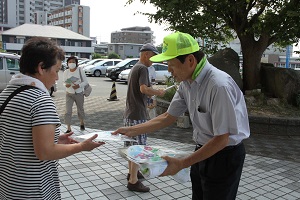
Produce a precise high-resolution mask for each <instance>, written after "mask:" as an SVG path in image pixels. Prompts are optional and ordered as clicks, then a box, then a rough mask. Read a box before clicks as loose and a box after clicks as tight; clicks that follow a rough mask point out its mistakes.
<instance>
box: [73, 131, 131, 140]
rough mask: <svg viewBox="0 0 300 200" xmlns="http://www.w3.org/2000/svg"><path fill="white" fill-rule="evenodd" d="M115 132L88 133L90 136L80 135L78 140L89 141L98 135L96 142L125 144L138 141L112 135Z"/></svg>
mask: <svg viewBox="0 0 300 200" xmlns="http://www.w3.org/2000/svg"><path fill="white" fill-rule="evenodd" d="M112 132H113V131H97V132H92V133H88V134H84V135H79V136H76V138H78V139H84V140H86V139H88V138H90V137H92V136H93V135H95V134H97V135H98V137H96V138H95V139H94V141H100V142H102V141H116V142H125V141H130V142H134V141H136V140H134V139H132V138H131V137H127V136H125V135H122V134H117V135H112V134H111V133H112Z"/></svg>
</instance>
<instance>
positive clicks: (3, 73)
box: [0, 53, 20, 91]
mask: <svg viewBox="0 0 300 200" xmlns="http://www.w3.org/2000/svg"><path fill="white" fill-rule="evenodd" d="M19 60H20V56H19V55H17V54H13V53H0V91H2V90H4V89H5V88H6V86H7V84H8V82H9V81H10V79H11V77H12V76H13V75H15V74H18V73H19V72H20V66H19Z"/></svg>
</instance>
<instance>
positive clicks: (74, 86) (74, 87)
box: [72, 84, 80, 90]
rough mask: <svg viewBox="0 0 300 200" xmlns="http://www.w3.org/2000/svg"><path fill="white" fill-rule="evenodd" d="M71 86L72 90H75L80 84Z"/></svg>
mask: <svg viewBox="0 0 300 200" xmlns="http://www.w3.org/2000/svg"><path fill="white" fill-rule="evenodd" d="M72 88H73V89H74V90H76V89H78V88H80V85H79V84H75V85H73V86H72Z"/></svg>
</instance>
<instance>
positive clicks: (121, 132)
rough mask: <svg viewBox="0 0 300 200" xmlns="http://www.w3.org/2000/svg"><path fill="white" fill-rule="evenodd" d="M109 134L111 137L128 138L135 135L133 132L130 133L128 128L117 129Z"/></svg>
mask: <svg viewBox="0 0 300 200" xmlns="http://www.w3.org/2000/svg"><path fill="white" fill-rule="evenodd" d="M111 134H112V135H118V134H122V135H126V136H128V137H133V136H136V135H134V132H133V131H131V128H130V126H126V127H120V128H118V129H117V130H116V131H114V132H112V133H111Z"/></svg>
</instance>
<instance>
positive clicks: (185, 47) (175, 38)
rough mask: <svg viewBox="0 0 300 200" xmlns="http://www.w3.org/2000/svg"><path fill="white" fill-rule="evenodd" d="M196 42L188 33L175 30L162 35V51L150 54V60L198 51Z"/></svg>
mask: <svg viewBox="0 0 300 200" xmlns="http://www.w3.org/2000/svg"><path fill="white" fill-rule="evenodd" d="M199 49H200V48H199V44H198V42H197V41H196V40H195V39H194V38H193V37H192V36H191V35H190V34H188V33H182V32H179V31H177V32H175V33H172V34H170V35H167V36H166V37H164V42H163V48H162V53H161V54H158V55H155V56H152V57H151V58H150V60H151V61H152V62H162V61H166V60H171V59H173V58H176V57H177V56H180V55H186V54H190V53H194V52H196V51H199Z"/></svg>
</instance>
